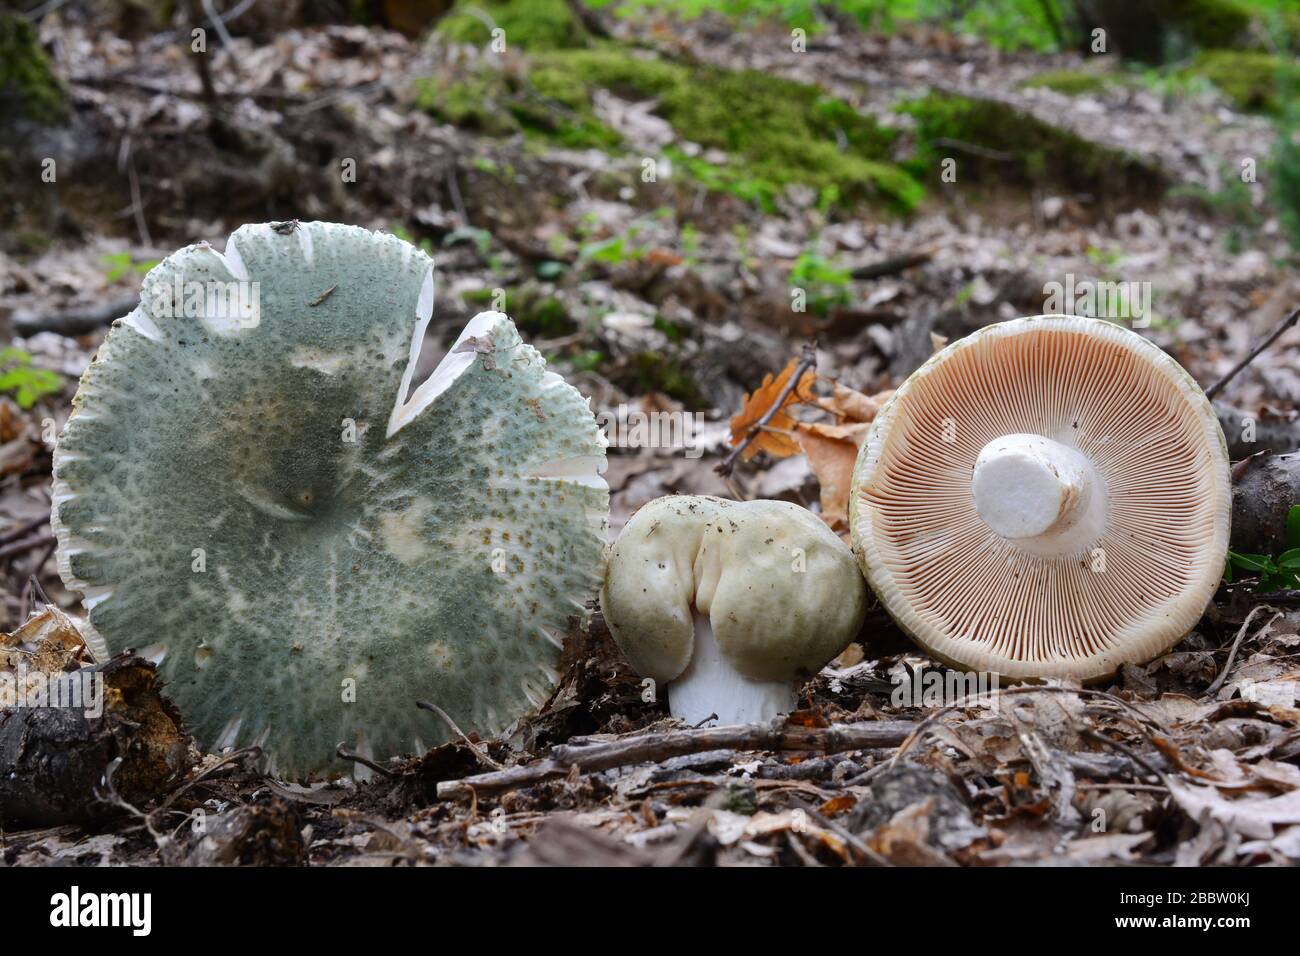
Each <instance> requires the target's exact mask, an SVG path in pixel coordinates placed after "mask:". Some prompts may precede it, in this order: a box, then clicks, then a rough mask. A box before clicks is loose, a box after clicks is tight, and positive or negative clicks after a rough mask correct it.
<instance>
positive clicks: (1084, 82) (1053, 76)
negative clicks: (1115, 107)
mask: <svg viewBox="0 0 1300 956" xmlns="http://www.w3.org/2000/svg"><path fill="white" fill-rule="evenodd" d="M1114 83H1115V78H1114V77H1109V76H1102V75H1101V74H1099V73H1089V72H1088V71H1087V70H1050V71H1048V72H1046V73H1039V74H1038V75H1037V76H1032V77H1030V78H1029V79H1027V80H1025V82H1024V83H1022V84H1020V85H1021V86H1022V87H1025V88H1027V89H1033V88H1039V89H1048V90H1055V91H1056V92H1057V93H1064V94H1065V95H1066V96H1082V95H1086V94H1088V93H1100V92H1102V91H1103V90H1105V89H1106V88H1107V87H1108V86H1111V85H1113V84H1114Z"/></svg>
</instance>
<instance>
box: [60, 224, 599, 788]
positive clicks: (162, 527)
mask: <svg viewBox="0 0 1300 956" xmlns="http://www.w3.org/2000/svg"><path fill="white" fill-rule="evenodd" d="M432 269H433V262H432V260H430V259H429V258H428V257H427V256H426V255H424V254H423V253H422V252H420V251H419V250H417V249H415V248H414V247H412V246H411V245H410V244H408V243H405V242H403V241H401V240H399V239H397V238H395V237H393V236H388V235H383V234H379V233H373V232H370V231H367V230H364V229H360V228H356V227H351V226H342V225H335V224H330V223H302V224H300V225H296V228H295V227H294V226H284V225H279V226H276V227H272V226H270V225H250V226H244V227H242V228H240V229H239V230H237V231H236V232H235V233H234V234H233V235H232V236H231V237H230V239H229V241H228V243H227V246H226V250H225V253H224V254H220V253H218V252H217V251H216V250H215V249H213V248H211V247H210V246H208V245H207V244H206V243H201V244H199V245H194V246H189V247H187V248H185V249H182V250H180V251H179V252H177V253H175V254H174V255H172V256H170V257H168V258H167V259H166V260H165V261H164V262H162V263H161V264H160V265H159V266H158V267H157V268H155V269H154V270H153V271H152V272H150V273H149V275H148V276H147V277H146V279H145V282H144V287H143V289H142V294H141V304H140V306H139V307H138V308H137V309H136V310H135V311H134V312H132V313H131V314H130V315H129V316H127V317H126V318H124V319H120V320H118V321H117V322H116V323H114V325H113V328H112V330H111V331H110V333H109V335H108V338H107V339H106V340H105V342H104V344H103V346H102V347H101V349H100V350H99V353H98V355H97V356H96V358H95V361H94V362H93V363H92V364H91V366H90V368H89V369H88V370H87V371H86V373H85V375H84V376H83V377H82V380H81V384H80V387H79V389H78V391H77V395H76V397H75V398H74V400H73V412H72V415H71V417H70V418H69V419H68V422H67V425H66V427H65V429H64V433H63V436H62V437H61V439H60V441H59V444H58V448H57V451H56V453H55V456H54V469H55V482H54V507H53V509H52V512H53V514H52V524H53V526H54V529H55V533H56V535H57V538H58V563H59V570H60V573H61V574H62V576H63V579H64V581H65V582H66V583H67V585H68V586H69V587H70V588H73V589H76V590H78V591H80V592H82V594H83V595H84V599H85V606H86V609H87V613H88V618H89V624H90V627H89V629H88V630H89V635H88V636H89V639H90V641H91V644H92V647H93V648H94V649H95V650H96V651H97V652H98V653H100V654H103V653H105V652H110V653H116V652H120V651H122V650H124V649H125V648H128V647H132V648H146V647H149V648H150V649H151V652H152V653H153V654H154V655H155V656H157V655H158V654H161V662H160V665H159V666H160V671H161V673H162V675H163V676H164V678H165V679H166V680H167V682H168V683H169V685H170V687H169V693H171V694H172V696H173V697H174V698H175V699H176V701H177V703H178V704H179V705H180V707H181V710H182V713H183V714H184V716H185V718H186V721H187V725H188V727H189V729H190V730H191V731H192V732H193V733H195V734H196V736H197V737H198V739H199V741H200V742H201V743H202V744H204V745H206V746H208V747H212V748H214V749H215V748H218V747H222V746H242V745H245V744H249V743H260V744H262V745H263V747H264V748H265V749H266V751H267V753H268V757H269V762H270V765H271V766H272V767H273V768H274V769H275V771H276V772H279V773H282V774H284V775H286V776H294V777H300V778H301V777H305V776H308V775H310V774H313V773H318V772H321V771H324V770H327V769H330V768H331V767H332V768H334V769H338V768H341V767H342V766H343V765H341V764H337V763H333V764H332V763H331V762H332V760H333V754H334V750H335V747H336V745H337V744H338V743H339V742H340V741H346V742H349V743H352V744H353V745H355V746H357V747H358V748H359V750H360V751H361V752H362V753H363V754H367V755H372V756H373V757H375V758H377V759H383V758H386V757H388V756H391V755H395V754H401V753H407V752H410V751H412V750H415V751H417V752H418V751H419V750H420V749H422V748H423V747H424V746H431V745H434V744H436V743H439V742H441V741H443V740H445V739H447V736H448V732H447V730H446V729H445V728H444V727H443V726H442V724H441V722H440V721H438V720H437V719H435V718H434V717H433V716H432V715H430V714H428V713H425V712H423V711H420V710H417V709H416V708H415V706H414V703H415V701H416V700H418V699H422V698H427V699H429V700H431V701H433V702H434V703H436V704H438V705H439V706H440V707H442V708H443V709H444V710H445V711H447V712H448V714H449V715H450V716H451V717H452V718H453V719H454V720H455V721H456V722H457V723H458V724H459V726H460V727H461V728H462V729H463V730H465V731H466V732H473V731H479V732H482V733H495V732H497V731H500V730H501V729H503V728H504V727H506V726H508V725H509V724H510V723H511V722H512V721H513V720H515V719H516V718H518V717H519V716H521V715H522V714H523V713H524V712H526V711H527V709H528V708H529V706H530V705H536V704H538V703H539V702H540V701H541V700H542V699H544V696H545V693H546V689H547V688H548V687H549V686H550V685H551V684H553V683H554V681H555V680H556V677H557V675H556V670H555V668H556V666H557V664H558V660H559V645H560V635H562V634H563V633H564V632H565V631H566V630H567V629H568V627H570V626H571V625H572V623H573V621H574V619H575V618H577V619H581V618H582V617H584V616H585V614H586V613H587V612H586V609H585V606H584V605H585V602H586V601H587V599H589V598H590V597H592V596H593V595H594V594H595V592H596V591H597V589H598V588H599V586H600V581H601V576H602V572H603V547H604V545H603V542H604V529H605V526H606V520H607V517H608V507H609V495H608V490H607V488H606V485H605V483H604V481H603V479H601V478H600V477H599V476H600V473H601V472H603V470H604V466H605V452H604V442H603V440H602V438H601V436H600V434H599V432H598V430H597V427H596V422H595V418H594V416H593V415H592V413H591V409H590V407H589V405H588V403H587V401H586V400H585V399H583V398H582V397H581V396H580V395H579V394H578V392H577V391H576V390H575V389H574V388H572V387H571V386H570V385H568V384H566V383H565V382H564V381H563V380H562V379H561V378H560V377H559V376H558V375H556V374H554V373H553V372H547V371H546V368H545V362H544V361H543V359H542V357H541V356H540V355H539V354H538V353H537V352H536V351H535V350H534V349H533V348H531V347H530V346H528V345H525V344H524V343H523V342H522V341H521V340H520V338H519V335H518V333H517V331H516V330H515V327H514V325H513V324H512V323H511V322H510V320H509V319H507V318H506V317H505V316H504V315H502V314H500V313H483V314H480V315H479V316H477V317H475V319H473V320H472V321H471V322H470V323H469V325H468V326H466V328H465V330H464V331H463V332H462V333H461V335H460V338H459V339H458V340H457V342H456V343H455V345H453V348H452V349H451V351H449V352H448V354H447V356H446V357H445V358H444V359H443V361H442V363H441V364H440V365H439V366H438V368H437V369H436V370H435V371H434V373H433V374H432V375H431V376H430V378H429V379H428V380H427V381H426V382H425V383H423V384H421V385H420V386H419V387H418V388H416V389H415V390H414V392H413V393H411V394H410V397H409V399H407V400H405V401H403V399H406V396H407V395H408V391H409V390H410V384H411V378H412V375H413V373H414V368H415V361H416V356H417V354H418V351H419V347H420V344H421V342H422V340H423V337H424V330H425V327H426V326H427V324H428V322H429V318H430V316H431V313H432V307H433V275H432ZM209 284H211V285H209ZM214 290H215V291H214ZM232 292H234V293H236V295H234V296H233V297H232V295H231V293H232ZM239 293H242V295H243V299H242V302H241V300H240V299H239V296H238V294H239ZM223 298H224V300H225V301H224V302H223ZM241 304H242V308H240V307H239V306H240V305H241ZM350 698H354V699H350Z"/></svg>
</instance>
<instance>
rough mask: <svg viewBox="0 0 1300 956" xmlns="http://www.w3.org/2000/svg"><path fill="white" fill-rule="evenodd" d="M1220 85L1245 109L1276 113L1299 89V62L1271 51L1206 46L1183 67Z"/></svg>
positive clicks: (1193, 74) (1186, 72) (1222, 89)
mask: <svg viewBox="0 0 1300 956" xmlns="http://www.w3.org/2000/svg"><path fill="white" fill-rule="evenodd" d="M1183 73H1184V75H1187V76H1201V77H1204V78H1205V79H1207V80H1209V81H1210V82H1211V83H1213V84H1214V85H1215V86H1217V87H1218V88H1219V89H1220V90H1221V91H1223V94H1224V95H1225V96H1227V97H1228V99H1230V100H1232V102H1233V104H1234V105H1235V106H1236V107H1237V108H1238V109H1242V110H1247V111H1249V112H1256V113H1269V114H1272V115H1277V114H1278V113H1279V112H1280V111H1281V109H1282V104H1283V101H1284V99H1285V98H1286V97H1287V96H1294V95H1295V91H1296V90H1297V89H1300V64H1297V63H1296V62H1295V61H1294V60H1291V59H1284V58H1283V57H1280V56H1275V55H1273V54H1271V53H1250V52H1243V51H1240V50H1207V51H1206V52H1204V53H1202V54H1200V55H1199V56H1197V58H1196V60H1195V61H1194V62H1193V63H1192V65H1191V66H1190V67H1188V68H1187V69H1186V70H1184V71H1183Z"/></svg>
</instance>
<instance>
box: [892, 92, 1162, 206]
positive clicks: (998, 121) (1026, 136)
mask: <svg viewBox="0 0 1300 956" xmlns="http://www.w3.org/2000/svg"><path fill="white" fill-rule="evenodd" d="M900 109H902V111H903V112H906V113H910V114H911V115H912V116H913V117H914V118H915V119H916V124H917V144H918V146H917V157H916V161H915V165H914V166H913V167H912V168H913V169H914V171H916V172H917V174H918V175H929V176H933V177H935V178H936V179H937V177H938V175H939V170H940V162H941V160H942V159H944V158H948V157H953V158H956V159H957V162H958V169H959V172H958V178H959V180H960V179H962V178H964V177H966V176H968V175H969V176H971V177H973V178H976V179H990V180H991V179H998V180H1000V181H1003V182H1007V181H1011V182H1021V183H1025V182H1028V183H1035V184H1047V183H1055V184H1060V185H1063V186H1066V187H1069V188H1072V189H1077V190H1080V191H1088V192H1094V193H1097V194H1099V195H1105V194H1113V193H1120V192H1122V193H1124V194H1126V195H1142V194H1149V195H1158V194H1160V193H1162V192H1163V191H1164V189H1165V186H1166V185H1167V184H1166V182H1165V178H1164V176H1163V174H1162V173H1161V172H1160V171H1159V170H1158V169H1157V168H1155V167H1154V166H1152V165H1151V164H1149V163H1147V162H1145V161H1144V160H1142V159H1141V158H1140V157H1137V156H1134V155H1132V154H1130V153H1126V152H1123V151H1122V150H1116V149H1111V148H1107V147H1105V146H1100V145H1098V144H1096V143H1093V142H1090V141H1089V140H1087V139H1084V138H1083V137H1081V136H1078V135H1076V134H1074V133H1071V132H1070V131H1068V130H1064V129H1061V128H1059V127H1056V126H1052V125H1051V124H1049V123H1045V122H1043V121H1042V120H1039V119H1037V118H1035V117H1033V116H1031V115H1029V114H1028V113H1023V112H1021V111H1019V110H1016V109H1014V108H1012V107H1010V106H1007V105H1005V104H1002V103H997V102H992V101H988V100H977V99H971V98H968V97H964V96H952V95H948V94H939V93H936V94H931V95H929V96H926V97H923V98H922V99H919V100H913V101H911V102H909V103H906V104H904V105H903V106H902V107H900Z"/></svg>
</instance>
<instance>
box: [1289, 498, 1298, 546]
mask: <svg viewBox="0 0 1300 956" xmlns="http://www.w3.org/2000/svg"><path fill="white" fill-rule="evenodd" d="M1286 546H1287V547H1288V548H1300V505H1292V506H1291V510H1290V511H1288V512H1287V515H1286Z"/></svg>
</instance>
